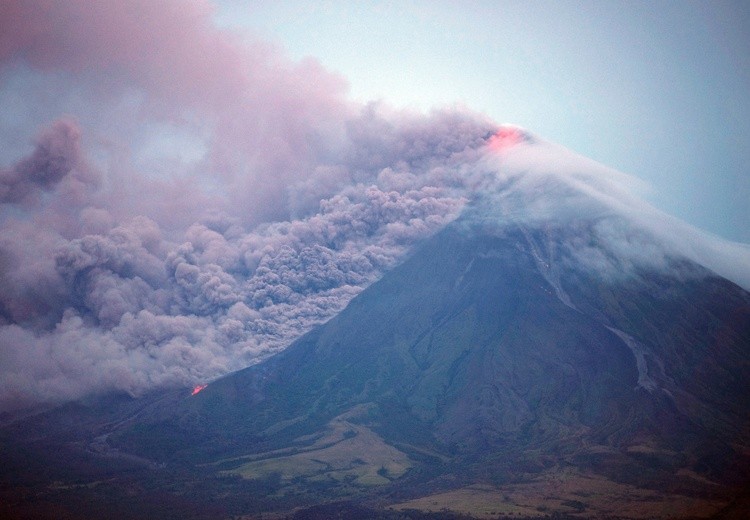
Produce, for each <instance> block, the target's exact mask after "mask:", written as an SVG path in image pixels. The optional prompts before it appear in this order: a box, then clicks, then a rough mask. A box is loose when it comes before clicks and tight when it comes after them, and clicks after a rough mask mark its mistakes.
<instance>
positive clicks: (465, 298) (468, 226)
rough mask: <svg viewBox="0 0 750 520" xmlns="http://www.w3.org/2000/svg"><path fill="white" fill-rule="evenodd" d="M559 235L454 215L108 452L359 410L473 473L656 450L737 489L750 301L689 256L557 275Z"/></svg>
mask: <svg viewBox="0 0 750 520" xmlns="http://www.w3.org/2000/svg"><path fill="white" fill-rule="evenodd" d="M564 240H565V237H564V236H554V232H552V231H549V230H547V231H543V230H538V229H537V230H533V229H528V228H525V227H524V226H510V227H505V228H502V229H499V228H495V229H490V230H488V229H487V228H486V226H483V225H482V224H476V223H475V222H474V221H472V219H471V218H465V219H462V220H460V221H458V222H456V223H454V224H453V225H451V226H449V227H448V228H447V229H445V230H444V231H443V232H441V233H440V234H438V235H437V236H435V237H433V238H432V239H431V240H429V241H428V242H427V243H425V244H424V245H423V246H422V248H421V249H420V250H419V251H418V252H416V253H415V254H414V255H413V256H412V257H411V258H410V259H408V260H407V261H406V262H404V263H403V264H402V265H401V266H399V267H397V268H395V269H394V270H393V271H391V272H390V273H388V274H387V275H386V276H385V277H383V279H382V280H380V281H379V282H377V283H375V284H373V285H372V286H371V287H370V288H369V289H367V290H366V291H365V292H363V293H362V294H361V295H360V296H359V297H357V298H355V299H354V300H353V301H352V302H351V304H350V305H349V306H348V307H347V308H346V309H345V310H344V311H343V312H342V313H340V314H339V315H338V316H337V317H336V318H334V319H332V320H331V321H329V322H328V323H326V324H325V325H323V326H321V327H319V328H318V329H316V330H315V331H313V332H311V333H310V334H308V335H306V336H304V337H303V338H301V339H300V340H299V341H297V342H296V343H295V344H293V345H292V346H290V347H289V348H288V349H287V350H286V351H284V352H283V353H281V354H279V355H277V356H276V357H274V358H272V359H270V360H268V361H267V362H265V363H261V364H259V365H256V366H253V367H250V368H248V369H246V370H244V371H241V372H238V373H236V374H233V375H231V376H228V377H226V378H224V379H222V380H219V381H216V382H214V383H211V384H210V385H209V386H208V387H207V388H206V389H205V390H204V391H202V392H200V393H199V394H198V395H196V396H194V397H191V398H190V399H184V400H182V401H180V402H179V403H178V404H177V405H176V407H174V408H173V409H170V410H169V411H168V413H166V414H164V413H163V411H162V410H160V411H159V413H158V414H154V415H153V416H148V417H146V418H144V419H143V420H141V421H140V422H139V423H138V425H137V428H136V427H130V426H128V427H127V428H124V429H122V430H118V431H117V432H116V433H115V435H114V436H113V437H112V440H113V442H118V443H120V447H121V448H123V449H126V450H129V451H133V452H136V453H140V454H142V455H145V456H147V457H148V456H155V457H156V458H161V459H164V460H170V459H172V458H178V459H179V458H181V457H188V458H189V459H192V460H196V459H200V460H213V459H215V458H217V457H218V456H219V455H221V456H229V455H231V454H232V453H234V454H235V455H247V454H248V453H252V452H267V451H269V450H272V449H278V448H284V447H285V446H289V445H290V443H294V442H295V439H299V438H301V437H303V436H304V435H309V434H315V433H319V432H321V431H323V430H324V428H325V427H326V425H327V424H329V423H330V421H332V420H334V419H335V418H336V417H339V416H341V415H342V414H347V413H349V414H351V413H352V411H353V410H359V412H358V414H355V415H356V416H355V417H354V419H355V420H356V421H357V422H359V423H360V424H363V425H367V426H368V427H369V428H371V429H372V430H373V431H375V432H377V433H378V434H379V435H380V436H381V437H382V438H383V439H384V441H385V442H386V443H388V444H390V445H400V444H408V445H410V446H413V447H415V448H418V449H421V450H428V451H432V452H435V453H440V454H443V455H445V456H449V457H452V458H455V459H456V460H462V461H464V462H466V463H467V464H468V463H472V461H474V462H479V463H481V462H486V461H487V460H492V459H500V458H502V457H509V456H510V457H512V458H513V459H514V460H517V459H528V461H531V462H533V464H537V463H538V462H539V454H544V455H545V456H547V457H550V460H556V461H561V460H566V461H568V462H574V461H576V460H578V461H581V460H589V459H590V458H591V457H593V458H594V459H596V457H598V455H595V453H599V452H601V449H604V448H606V449H607V450H610V449H611V450H615V451H617V452H622V453H627V452H628V450H630V451H633V452H636V451H639V450H640V451H644V450H647V451H651V452H653V453H659V452H663V454H667V455H664V457H666V459H669V461H668V462H669V463H668V464H667V466H669V467H671V468H672V469H673V470H675V471H676V470H677V469H678V468H681V467H691V468H693V469H696V470H699V471H701V472H702V473H703V474H705V475H707V476H712V477H717V478H719V477H720V478H729V475H730V473H731V472H730V473H727V472H728V471H729V470H730V469H732V470H734V469H735V465H736V461H737V460H738V459H737V457H738V454H739V453H741V452H742V450H743V449H745V448H746V444H747V438H748V437H747V426H748V425H747V422H746V412H747V410H748V409H750V403H749V402H748V395H747V392H746V388H747V387H748V382H749V381H750V371H749V366H748V352H747V348H748V345H750V326H749V324H750V319H749V315H748V309H750V306H749V305H748V304H749V303H750V297H749V296H748V294H747V293H746V292H745V291H743V290H742V289H740V288H739V287H737V286H735V285H733V284H731V283H730V282H727V281H726V280H724V279H721V278H719V277H717V276H715V275H713V274H711V273H710V272H708V271H706V270H705V269H703V268H701V267H699V266H697V265H694V264H691V263H689V262H687V261H685V260H681V261H679V263H678V264H676V265H675V269H674V270H673V273H672V274H669V273H658V272H648V273H639V274H638V275H637V276H636V275H634V276H632V277H630V278H629V279H624V280H619V281H611V280H607V279H605V278H601V277H598V276H597V275H596V274H592V273H590V272H588V271H577V270H575V269H571V268H566V267H560V265H564V263H565V262H564V259H563V258H562V255H560V257H559V258H554V255H552V254H551V252H552V251H554V249H555V248H554V247H553V246H552V245H551V244H558V249H562V247H559V246H560V245H561V244H562V243H563V242H564ZM556 263H557V264H560V265H555V264H556ZM553 271H554V272H555V273H554V274H553ZM674 273H678V275H675V274H674ZM149 425H150V426H149ZM160 435H162V436H163V442H159V441H158V439H159V436H160ZM166 444H169V445H172V446H174V447H175V448H174V449H173V450H170V449H168V448H165V445H166ZM743 446H744V447H745V448H742V447H743ZM155 447H159V448H158V451H155ZM738 447H740V448H739V449H738ZM198 453H202V455H197V454H198ZM669 453H671V454H674V453H679V456H677V455H674V456H673V455H668V454H669ZM501 466H502V465H501ZM485 469H486V468H485ZM502 471H505V469H503V470H502ZM502 471H500V473H502Z"/></svg>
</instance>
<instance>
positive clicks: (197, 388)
mask: <svg viewBox="0 0 750 520" xmlns="http://www.w3.org/2000/svg"><path fill="white" fill-rule="evenodd" d="M207 386H208V385H197V386H196V387H195V388H193V392H192V393H191V394H190V395H195V394H197V393H198V392H200V391H201V390H203V389H204V388H206V387H207Z"/></svg>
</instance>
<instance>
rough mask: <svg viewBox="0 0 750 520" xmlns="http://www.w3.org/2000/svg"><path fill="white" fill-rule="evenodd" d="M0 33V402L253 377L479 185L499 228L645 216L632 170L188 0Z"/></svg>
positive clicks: (122, 6)
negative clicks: (439, 102)
mask: <svg viewBox="0 0 750 520" xmlns="http://www.w3.org/2000/svg"><path fill="white" fill-rule="evenodd" d="M0 35H3V36H2V37H0V106H2V107H3V108H7V110H6V113H8V114H11V115H13V118H12V120H7V121H6V120H3V124H2V128H0V138H2V139H3V141H4V142H7V143H8V146H6V147H5V150H6V152H4V153H6V154H8V153H10V152H7V150H11V151H15V153H14V154H13V155H12V156H8V157H3V160H4V161H5V162H4V163H3V164H7V165H8V166H3V167H2V168H1V169H0V222H1V224H0V409H8V408H14V407H19V406H24V405H27V404H30V403H34V402H39V401H53V402H54V401H64V400H68V399H75V398H78V397H81V396H84V395H87V394H89V393H92V392H101V391H111V390H116V391H123V392H128V393H130V394H132V395H138V394H140V393H142V392H144V391H147V390H149V389H151V388H155V387H160V386H170V385H186V386H187V385H192V384H194V383H199V382H204V381H207V380H210V379H212V378H215V377H217V376H220V375H222V374H225V373H227V372H229V371H231V370H236V369H239V368H242V367H244V366H247V365H248V364H251V363H253V362H255V361H257V360H258V359H260V358H261V357H263V356H266V355H268V354H270V353H272V352H274V351H277V350H279V349H281V348H283V347H285V346H286V345H287V344H288V343H289V342H290V341H291V340H293V339H294V338H296V337H297V336H299V335H300V334H301V333H303V332H305V331H306V330H308V329H309V328H310V327H311V326H312V325H314V324H316V323H320V322H322V321H324V320H326V319H328V318H330V317H332V316H333V315H334V314H336V313H337V312H338V311H339V310H340V309H342V308H343V307H344V306H345V305H346V303H348V301H349V300H350V299H351V298H352V297H353V296H354V295H356V294H357V293H358V292H360V291H361V290H362V289H363V288H364V287H366V286H367V285H369V284H370V283H371V282H372V281H374V280H376V279H377V278H378V277H379V276H380V275H382V273H383V272H384V271H385V270H387V269H388V268H389V267H391V266H393V265H395V264H396V263H397V262H398V261H399V260H400V259H401V258H403V256H404V255H405V254H407V253H408V251H409V249H410V248H411V247H412V246H413V245H415V244H416V243H418V242H419V241H420V240H423V239H424V238H426V237H428V236H430V235H431V234H432V233H434V232H435V231H437V230H438V229H440V228H441V227H442V226H444V225H445V224H446V223H448V222H450V221H452V220H453V219H455V218H456V217H457V216H458V215H459V213H461V211H462V209H463V208H464V207H465V205H466V203H467V201H469V200H470V199H472V198H475V197H476V196H477V194H485V195H486V194H493V195H492V197H493V201H494V203H496V204H497V208H498V211H499V213H498V218H499V220H502V219H509V220H513V221H515V222H519V221H529V222H532V221H534V220H535V219H536V220H548V221H550V220H551V221H555V222H558V223H560V222H563V221H567V220H568V219H573V218H575V217H576V216H580V214H581V212H582V211H583V212H589V213H591V212H593V214H594V215H598V216H599V217H600V218H598V224H597V225H598V227H597V228H596V229H598V230H599V234H600V235H601V236H602V237H604V239H603V240H605V242H607V243H608V244H610V245H617V244H620V245H622V241H621V238H622V236H623V233H622V232H621V230H614V231H613V230H612V226H611V223H612V222H613V220H612V219H611V218H609V217H610V216H612V215H614V214H616V215H620V216H622V215H624V216H627V217H629V218H640V221H643V222H644V224H645V223H646V222H645V221H647V220H649V219H648V218H646V217H644V216H643V215H644V213H643V212H644V211H646V212H648V211H652V210H650V209H648V208H647V206H645V205H644V204H642V203H640V202H638V200H637V199H636V198H635V197H634V196H633V195H631V192H632V190H633V188H634V187H635V188H637V182H636V181H635V180H634V179H632V178H631V177H628V176H626V175H623V174H617V173H616V172H611V171H604V169H603V168H601V167H598V166H596V167H593V166H592V165H591V164H588V163H581V162H580V161H578V160H571V161H567V162H566V161H565V160H563V161H562V162H560V158H561V157H567V156H565V154H562V155H561V154H560V152H559V151H553V152H550V153H549V154H548V152H549V150H550V148H549V146H548V145H546V144H543V143H539V142H536V140H535V139H533V138H531V137H529V136H528V135H525V134H522V133H520V131H518V132H516V131H512V132H505V133H500V134H496V132H497V129H498V127H497V125H495V124H494V123H492V122H491V121H488V120H487V119H486V118H484V117H483V116H481V115H479V114H475V113H471V112H469V111H468V110H466V109H462V108H453V109H447V110H443V111H437V112H433V113H432V114H430V115H422V114H414V113H409V112H404V111H395V110H389V109H388V108H387V107H385V106H383V105H381V104H370V105H366V106H360V105H357V104H354V103H351V102H350V101H348V100H347V98H346V84H345V82H344V80H343V79H342V78H340V77H338V76H336V75H334V74H332V73H330V72H328V71H326V70H324V69H323V68H322V67H321V66H320V65H319V64H318V63H317V62H315V61H314V60H311V59H310V60H305V61H303V62H301V63H292V62H290V61H288V60H287V59H286V58H285V57H284V55H283V54H282V53H281V52H280V51H279V50H278V49H275V48H274V47H272V46H270V45H268V44H266V43H264V42H258V41H247V40H245V39H243V37H242V36H241V35H238V34H234V33H231V32H228V31H224V30H219V29H217V28H216V27H215V26H214V25H213V23H212V20H211V6H210V5H209V4H208V3H207V2H203V1H200V0H195V1H189V2H185V1H182V0H181V1H177V0H171V1H165V2H160V3H158V4H157V3H154V2H151V1H145V0H144V1H135V2H132V1H131V2H108V3H106V4H105V3H102V4H101V5H99V4H96V3H94V4H91V3H90V2H83V1H70V2H54V1H42V0H39V1H37V2H28V1H26V2H5V3H4V4H3V6H2V8H0ZM50 91H53V92H54V93H55V95H53V96H50V95H49V92H50ZM19 114H23V115H19ZM493 135H494V136H495V137H493V138H492V139H489V138H490V136H493ZM33 136H36V138H35V139H36V140H34V137H33ZM498 136H499V137H498ZM509 136H510V137H509ZM509 138H512V141H513V142H512V143H510V142H509V141H508V140H507V139H509ZM29 141H32V143H33V147H32V148H31V149H29V148H28V145H23V143H28V142H29ZM506 144H507V145H509V146H505V145H506ZM511 145H512V146H511ZM539 161H541V162H539ZM566 165H567V170H568V171H566ZM556 186H557V187H558V188H559V187H560V186H562V189H557V188H555V187H556ZM550 190H553V195H550ZM561 194H564V196H560V195H561ZM519 200H520V201H522V202H518V201H519ZM592 200H593V201H595V203H593V205H592V202H591V201H592ZM514 201H515V202H514ZM514 204H515V206H514ZM501 210H502V211H501ZM653 211H654V212H655V211H656V210H653ZM639 215H640V217H639ZM657 220H659V222H663V221H664V218H662V217H661V216H660V217H659V219H657ZM678 227H679V226H678ZM649 229H652V231H654V233H656V235H654V236H657V237H661V236H662V234H663V233H662V234H659V233H660V231H659V229H656V228H654V226H651V228H649ZM680 229H687V228H685V227H683V228H680ZM662 231H663V230H662ZM685 233H687V234H688V235H689V233H690V231H689V230H688V231H686V232H685ZM624 234H625V235H627V233H624ZM656 243H657V244H658V243H659V242H658V240H657V242H656ZM701 243H704V244H705V243H709V242H705V241H704V242H701ZM710 243H712V244H714V243H715V242H710ZM691 244H692V242H691ZM656 247H657V248H658V249H659V251H660V253H659V254H662V253H663V252H664V251H667V252H668V254H673V253H674V254H677V253H679V251H678V250H679V248H677V247H672V246H670V247H669V248H665V249H661V248H660V246H656ZM716 247H717V248H718V249H719V250H721V251H726V248H723V246H721V245H718V246H716ZM626 249H627V247H626ZM732 251H734V250H732ZM733 254H734V253H731V254H730V255H729V256H727V255H723V256H722V255H721V254H719V255H714V256H715V257H716V258H724V259H727V258H729V259H730V264H731V259H736V258H737V257H736V256H732V255H733ZM656 256H659V255H658V254H657V255H656ZM709 256H710V255H709ZM587 258H589V259H592V258H594V259H596V258H599V257H598V256H597V254H596V251H592V250H587ZM740 260H741V262H740V265H750V262H746V260H747V255H745V257H742V258H741V259H740ZM743 262H746V263H744V264H743ZM590 263H592V265H593V264H594V263H595V262H593V261H592V262H590ZM733 265H736V262H735V264H733ZM595 267H597V268H601V269H604V270H606V269H607V268H608V267H607V266H606V265H603V264H602V262H599V263H598V264H596V265H595ZM735 279H736V278H735ZM747 280H748V284H749V285H750V277H748V278H747Z"/></svg>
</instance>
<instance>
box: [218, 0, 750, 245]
mask: <svg viewBox="0 0 750 520" xmlns="http://www.w3.org/2000/svg"><path fill="white" fill-rule="evenodd" d="M219 6H220V8H219V11H218V12H217V15H216V18H217V21H218V22H219V23H220V24H222V25H224V26H231V27H239V28H242V29H243V30H245V29H250V30H252V31H253V32H254V33H255V34H258V35H260V36H261V37H263V38H265V39H269V40H271V41H274V42H276V43H277V44H279V45H280V46H282V47H283V48H284V49H285V51H286V52H287V53H288V54H289V55H290V56H291V57H292V58H293V59H300V58H302V57H305V56H313V57H315V58H317V59H319V60H320V61H321V62H322V64H323V65H324V66H325V67H327V68H329V69H331V70H333V71H336V72H338V73H340V74H341V75H342V76H344V77H345V79H346V80H347V81H348V83H349V85H350V93H351V96H352V97H353V98H355V99H360V100H372V99H385V100H387V101H389V102H391V103H393V104H394V105H397V106H412V107H414V108H417V109H423V110H424V109H429V108H430V107H432V106H441V105H446V104H452V103H463V104H465V105H466V106H468V107H469V108H471V109H474V110H478V111H482V112H484V113H486V114H488V115H490V116H491V117H492V118H493V119H494V120H496V121H498V122H510V123H515V124H518V125H521V126H524V127H526V128H528V129H530V130H532V131H533V132H535V133H537V134H540V135H542V136H544V137H546V138H548V139H550V140H553V141H557V142H559V143H561V144H564V145H566V146H568V147H570V148H572V149H574V150H576V151H578V152H580V153H582V154H584V155H587V156H589V157H592V158H594V159H596V160H598V161H601V162H603V163H605V164H607V165H609V166H612V167H614V168H617V169H620V170H622V171H625V172H627V173H632V174H635V175H637V176H639V177H641V178H642V179H644V180H646V181H648V182H649V183H650V184H651V186H652V193H651V194H650V199H651V201H652V202H654V203H655V204H656V205H657V206H659V207H661V208H662V209H664V210H666V211H667V212H669V213H672V214H674V215H676V216H678V217H680V218H683V219H685V220H687V221H688V222H690V223H692V224H694V225H697V226H699V227H701V228H703V229H705V230H708V231H711V232H714V233H717V234H719V235H722V236H724V237H727V238H730V239H733V240H738V241H743V242H750V204H748V201H750V167H748V163H750V96H749V95H748V93H750V3H748V2H742V1H737V2H730V1H718V0H712V1H710V2H693V1H687V0H679V1H656V2H635V1H632V2H631V1H628V2H615V1H607V2H604V1H601V2H589V1H560V0H555V1H533V2H528V1H511V2H508V1H502V2H494V1H484V2H479V1H475V2H448V1H443V2H439V1H413V2H407V1H398V2H361V1H360V2H343V1H341V2H340V1H329V2H308V1H294V2H291V1H283V2H276V1H274V2H244V1H236V0H221V1H220V2H219Z"/></svg>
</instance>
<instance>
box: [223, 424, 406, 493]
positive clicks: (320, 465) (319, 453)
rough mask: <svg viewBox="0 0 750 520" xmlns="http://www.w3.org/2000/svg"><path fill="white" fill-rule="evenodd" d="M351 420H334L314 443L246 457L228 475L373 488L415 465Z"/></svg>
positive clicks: (370, 431) (403, 454) (227, 472)
mask: <svg viewBox="0 0 750 520" xmlns="http://www.w3.org/2000/svg"><path fill="white" fill-rule="evenodd" d="M348 418H350V416H349V415H345V416H341V417H338V418H336V419H334V420H333V421H331V422H330V423H329V424H328V427H327V429H326V431H325V432H323V433H322V435H320V436H319V437H318V438H317V439H315V440H314V441H313V442H312V444H308V445H302V446H301V447H299V448H292V449H286V450H280V451H274V452H267V453H261V454H255V455H252V456H250V457H246V458H242V459H241V460H242V461H243V463H241V464H240V465H238V466H237V467H236V468H233V469H230V470H226V471H225V472H224V473H225V474H237V475H240V476H242V477H243V478H249V479H259V478H268V477H269V476H271V475H273V474H278V475H280V477H281V480H282V482H283V483H289V482H291V481H293V480H300V479H303V480H306V481H308V482H328V483H331V484H335V483H342V484H343V483H347V484H353V485H356V486H364V487H370V486H378V485H383V484H388V483H389V482H390V481H391V479H394V478H398V477H400V476H401V475H403V474H404V473H405V472H406V470H407V469H409V468H410V467H411V466H412V461H411V460H410V459H409V457H408V456H407V455H406V454H405V453H403V452H401V451H399V450H398V449H396V448H394V447H393V446H391V445H389V444H386V443H385V442H384V441H383V439H382V438H381V437H380V436H379V435H377V434H376V433H375V432H373V431H372V430H370V429H369V428H367V427H365V426H362V425H359V424H354V423H352V422H349V420H347V419H348ZM303 440H307V439H303ZM222 462H224V463H225V462H226V461H222Z"/></svg>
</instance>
